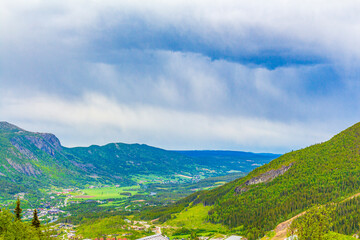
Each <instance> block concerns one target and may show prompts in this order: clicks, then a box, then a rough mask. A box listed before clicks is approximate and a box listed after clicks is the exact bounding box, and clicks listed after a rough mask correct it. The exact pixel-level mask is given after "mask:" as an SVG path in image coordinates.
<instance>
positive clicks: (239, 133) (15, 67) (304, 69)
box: [0, 0, 360, 152]
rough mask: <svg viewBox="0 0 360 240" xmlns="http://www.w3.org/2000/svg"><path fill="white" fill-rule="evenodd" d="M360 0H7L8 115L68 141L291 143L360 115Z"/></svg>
mask: <svg viewBox="0 0 360 240" xmlns="http://www.w3.org/2000/svg"><path fill="white" fill-rule="evenodd" d="M359 12H360V3H359V2H358V1H355V0H354V1H350V0H349V1H345V2H344V1H316V2H315V3H314V1H304V0H303V1H276V0H272V1H256V0H255V1H238V0H236V1H235V0H234V1H223V0H222V1H215V0H214V1H205V0H204V1H202V0H198V1H185V0H183V1H176V0H174V1H160V0H159V1H155V0H150V1H140V0H138V1H136V0H131V1H125V0H121V1H115V0H105V1H104V0H102V1H100V0H99V1H98V0H93V1H89V0H86V1H85V0H83V1H82V0H77V1H73V0H68V1H45V0H23V1H18V0H11V1H10V0H9V1H7V0H5V1H1V2H0V120H3V121H8V122H11V123H14V124H17V125H19V126H21V127H23V128H25V129H28V130H31V131H43V132H52V133H55V134H56V135H57V136H58V137H59V138H60V140H61V141H62V143H63V145H65V146H79V145H81V146H86V145H89V144H106V143H108V142H139V143H146V144H149V145H154V146H158V147H163V148H167V149H233V150H246V151H258V152H263V151H271V152H286V151H289V150H292V149H298V148H302V147H306V146H308V145H311V144H314V143H317V142H321V141H325V140H327V139H328V138H330V137H331V136H332V135H334V134H336V133H337V132H339V131H341V130H343V129H345V128H346V127H349V126H351V125H352V124H354V123H356V122H358V121H359V120H360V108H359V100H360V81H359V77H360V70H359V69H360V45H359V43H360V31H359V29H360V15H359V14H358V13H359Z"/></svg>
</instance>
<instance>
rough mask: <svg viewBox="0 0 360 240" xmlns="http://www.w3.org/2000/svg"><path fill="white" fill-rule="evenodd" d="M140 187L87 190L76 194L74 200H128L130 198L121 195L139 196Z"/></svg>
mask: <svg viewBox="0 0 360 240" xmlns="http://www.w3.org/2000/svg"><path fill="white" fill-rule="evenodd" d="M139 191H140V187H139V186H137V185H135V186H130V187H103V188H86V189H81V190H80V191H78V192H76V193H74V194H73V195H74V198H73V199H72V200H78V199H90V200H103V199H116V198H127V197H128V196H126V195H122V194H121V193H131V195H135V194H139Z"/></svg>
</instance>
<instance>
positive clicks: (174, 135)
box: [0, 93, 329, 151]
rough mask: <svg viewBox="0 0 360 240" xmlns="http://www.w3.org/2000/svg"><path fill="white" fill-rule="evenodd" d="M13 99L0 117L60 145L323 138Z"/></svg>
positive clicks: (269, 126)
mask: <svg viewBox="0 0 360 240" xmlns="http://www.w3.org/2000/svg"><path fill="white" fill-rule="evenodd" d="M9 99H12V100H9ZM14 99H15V98H8V96H7V97H6V98H2V99H1V102H2V105H1V109H0V115H1V116H7V117H8V118H9V119H10V121H13V122H14V123H16V124H20V127H23V128H26V129H29V130H33V131H47V132H49V131H50V132H54V133H56V134H57V135H58V136H59V137H60V140H62V141H63V143H64V144H65V145H78V144H79V142H80V144H81V145H88V144H94V143H97V144H106V143H108V142H119V141H125V142H139V141H141V143H148V144H154V145H157V146H161V147H166V148H190V149H194V148H200V149H201V148H208V147H212V146H216V145H219V144H220V145H223V147H225V145H224V143H227V144H228V145H227V146H228V148H229V149H239V148H244V149H247V150H255V151H261V150H264V149H266V150H270V149H276V150H278V151H283V150H285V149H286V150H288V149H289V148H291V147H293V148H298V147H303V146H306V145H307V144H309V143H310V142H314V141H316V142H319V141H323V140H326V139H327V138H328V137H329V134H328V130H329V129H326V128H324V127H321V126H316V127H315V126H312V128H309V124H308V123H299V122H289V123H286V124H285V123H281V122H275V121H273V122H272V121H269V120H266V119H261V118H248V117H241V116H240V117H224V116H221V115H218V116H217V115H206V114H199V113H194V112H185V111H174V110H171V109H166V108H160V107H153V106H149V105H139V104H137V105H132V106H130V105H125V104H119V103H117V102H116V101H114V100H112V99H109V98H107V97H105V96H102V95H97V94H90V93H89V94H86V95H84V96H83V98H81V99H79V100H78V101H75V102H74V101H68V100H65V99H60V98H55V97H51V96H46V95H42V96H37V97H32V98H17V99H16V100H14ZM311 124H312V123H311ZM99 136H100V137H99ZM94 138H95V139H94ZM285 145H286V146H287V147H286V148H284V147H283V146H285ZM259 146H261V147H259Z"/></svg>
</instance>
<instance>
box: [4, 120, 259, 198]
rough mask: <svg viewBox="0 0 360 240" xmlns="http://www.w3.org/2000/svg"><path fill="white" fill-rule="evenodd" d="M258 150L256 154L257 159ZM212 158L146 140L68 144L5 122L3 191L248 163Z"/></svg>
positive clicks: (209, 171) (208, 171) (204, 171)
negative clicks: (167, 149) (154, 144)
mask: <svg viewBox="0 0 360 240" xmlns="http://www.w3.org/2000/svg"><path fill="white" fill-rule="evenodd" d="M256 156H257V155H256V154H255V155H254V156H252V157H253V158H254V159H255V158H256ZM209 159H211V158H209ZM256 159H257V158H256ZM211 161H212V160H208V161H205V160H204V159H203V158H202V159H199V158H194V157H191V156H189V155H184V154H181V153H178V152H174V151H166V150H163V149H159V148H155V147H151V146H147V145H140V144H124V143H110V144H107V145H105V146H90V147H76V148H66V147H63V146H62V145H61V144H60V141H59V139H58V138H57V137H56V136H55V135H53V134H50V133H34V132H29V131H26V130H23V129H21V128H19V127H17V126H15V125H12V124H10V123H7V122H0V195H2V196H4V195H6V194H10V195H12V194H15V193H18V192H23V191H24V192H28V191H29V190H30V189H38V188H41V187H48V186H51V185H53V186H82V185H84V184H93V183H96V182H101V183H117V184H121V185H127V184H134V182H133V176H134V175H151V174H152V175H155V176H166V177H171V176H174V175H175V174H180V175H185V176H196V175H201V176H206V177H209V176H217V175H224V174H226V173H227V171H229V170H233V169H242V168H241V167H240V168H239V166H238V165H239V164H240V165H241V163H240V162H239V161H232V160H230V158H228V157H226V158H224V159H223V161H222V162H223V163H217V164H215V165H214V164H211ZM254 161H255V160H254ZM244 164H247V162H244ZM219 166H220V167H219ZM255 167H256V165H254V166H253V168H255ZM244 169H248V167H245V168H244Z"/></svg>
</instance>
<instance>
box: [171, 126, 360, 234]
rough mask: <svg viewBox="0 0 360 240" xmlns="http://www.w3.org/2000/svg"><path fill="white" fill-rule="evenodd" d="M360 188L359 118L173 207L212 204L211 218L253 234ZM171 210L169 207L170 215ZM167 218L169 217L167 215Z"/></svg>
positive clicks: (339, 199)
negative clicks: (327, 136)
mask: <svg viewBox="0 0 360 240" xmlns="http://www.w3.org/2000/svg"><path fill="white" fill-rule="evenodd" d="M357 192H360V123H358V124H355V125H354V126H352V127H350V128H348V129H346V130H345V131H343V132H341V133H339V134H338V135H336V136H334V137H333V138H332V139H330V140H329V141H327V142H324V143H321V144H316V145H313V146H310V147H308V148H305V149H302V150H298V151H293V152H290V153H287V154H285V155H283V156H281V157H279V158H277V159H275V160H273V161H271V162H270V163H269V164H266V165H264V166H262V167H259V168H257V169H255V170H254V171H252V172H251V173H250V174H249V175H248V176H246V177H244V178H241V179H238V180H235V181H233V182H231V183H228V184H225V185H224V186H221V187H219V188H216V189H214V190H210V191H205V192H200V193H196V194H194V195H192V196H189V197H188V199H184V200H182V201H181V203H178V204H177V205H175V207H174V211H173V212H178V211H179V209H181V206H187V205H189V204H190V203H191V202H192V204H198V203H202V204H204V205H205V206H211V210H209V213H208V218H207V219H208V221H210V222H212V223H221V224H223V225H226V226H229V227H230V228H236V227H239V226H243V227H244V231H243V233H244V234H245V235H247V237H248V238H249V239H257V238H259V237H262V236H263V235H264V233H265V232H266V231H269V230H272V229H274V228H275V226H276V225H277V224H278V223H280V222H283V221H285V220H287V219H290V218H291V217H294V216H295V215H296V214H299V213H300V212H302V211H304V210H306V209H308V208H309V207H311V206H312V205H314V204H324V203H327V202H338V201H341V200H342V199H344V198H346V197H347V196H350V195H352V194H355V193H357ZM169 212H171V210H169V209H167V210H164V213H166V214H167V216H169V215H168V214H169ZM165 219H166V218H165Z"/></svg>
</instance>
